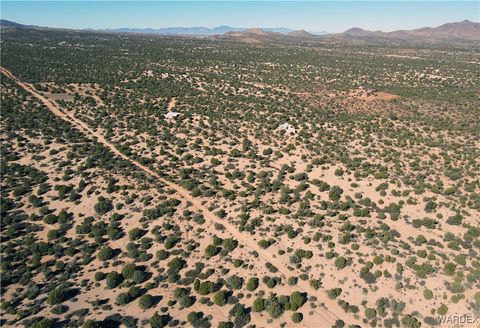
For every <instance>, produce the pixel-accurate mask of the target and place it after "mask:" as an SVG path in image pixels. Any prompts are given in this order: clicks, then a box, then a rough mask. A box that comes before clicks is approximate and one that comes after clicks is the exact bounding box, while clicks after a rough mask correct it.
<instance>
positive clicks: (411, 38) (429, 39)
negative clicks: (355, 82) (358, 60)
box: [326, 20, 480, 43]
mask: <svg viewBox="0 0 480 328" xmlns="http://www.w3.org/2000/svg"><path fill="white" fill-rule="evenodd" d="M326 38H335V39H338V40H340V39H344V40H345V39H357V40H365V41H377V42H381V41H404V42H424V43H438V42H458V41H480V23H475V22H471V21H469V20H464V21H461V22H456V23H447V24H443V25H440V26H438V27H424V28H420V29H415V30H398V31H393V32H382V31H368V30H364V29H361V28H358V27H355V28H351V29H349V30H347V31H345V32H343V33H339V34H333V35H328V36H326Z"/></svg>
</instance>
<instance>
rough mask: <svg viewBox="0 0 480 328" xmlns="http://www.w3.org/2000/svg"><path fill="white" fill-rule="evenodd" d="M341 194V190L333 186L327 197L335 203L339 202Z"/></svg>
mask: <svg viewBox="0 0 480 328" xmlns="http://www.w3.org/2000/svg"><path fill="white" fill-rule="evenodd" d="M342 194H343V189H342V188H340V187H338V186H333V187H332V188H331V189H330V191H329V192H328V197H329V198H330V199H331V200H332V201H334V202H336V201H338V200H340V196H341V195H342Z"/></svg>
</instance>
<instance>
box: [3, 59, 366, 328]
mask: <svg viewBox="0 0 480 328" xmlns="http://www.w3.org/2000/svg"><path fill="white" fill-rule="evenodd" d="M0 71H1V72H2V73H3V74H5V75H6V76H7V77H9V78H11V79H12V80H14V81H15V82H16V83H17V84H18V85H19V86H20V87H22V88H23V89H24V90H26V91H28V92H29V93H30V94H32V95H33V96H34V97H35V98H37V99H38V100H40V101H41V102H42V103H43V104H44V105H45V106H46V107H47V108H48V109H49V110H50V111H51V112H52V113H53V114H55V115H56V116H58V117H59V118H61V119H63V120H65V121H67V122H68V123H70V124H72V125H73V126H75V127H76V128H77V129H79V130H80V131H82V132H83V133H85V134H86V135H87V136H89V137H91V138H93V139H96V140H97V142H99V143H101V144H103V145H104V146H105V147H107V148H108V149H110V150H111V151H112V152H113V153H114V154H115V155H117V156H119V157H121V158H123V159H124V160H126V161H128V162H130V163H131V164H133V165H135V166H136V167H137V168H139V169H140V170H142V171H143V172H145V173H147V174H149V175H151V176H153V177H155V178H156V179H158V180H159V181H160V182H161V183H162V184H164V185H165V186H167V187H169V188H171V189H173V190H175V192H176V193H177V195H178V196H180V197H181V198H183V199H184V200H185V201H189V202H190V203H192V204H193V207H194V208H196V209H197V210H198V211H200V212H201V213H202V214H203V216H204V218H205V220H206V221H209V223H210V224H212V223H213V224H215V223H219V224H222V225H223V226H224V227H225V230H226V231H227V232H228V233H230V234H231V235H232V237H233V238H234V239H237V240H238V241H239V242H240V243H242V244H244V245H245V246H246V247H248V248H250V249H251V250H255V251H256V252H257V253H258V254H259V257H260V258H262V259H263V260H264V261H265V262H270V263H272V264H273V265H274V266H275V267H277V269H278V271H279V272H281V273H282V274H283V275H284V276H285V277H289V276H291V275H297V276H298V274H296V272H292V270H290V269H288V268H287V267H286V266H285V264H284V263H283V262H282V261H280V260H279V259H278V258H276V257H274V256H273V254H271V253H269V252H268V251H266V250H264V249H262V248H260V247H259V246H258V245H257V244H256V243H255V242H254V241H253V240H251V239H250V238H248V237H247V236H245V235H244V234H242V233H241V232H239V231H238V229H237V228H236V227H235V226H234V225H233V224H232V223H230V222H229V221H228V220H222V219H220V218H218V217H217V216H216V215H215V214H213V213H212V212H210V211H209V210H208V209H207V208H205V207H204V206H203V205H202V204H201V202H200V201H199V200H198V199H195V198H194V197H193V196H191V195H190V193H189V192H188V191H187V190H186V189H184V188H182V187H181V186H179V185H177V184H175V183H172V182H170V181H168V180H165V179H164V178H162V177H161V176H160V174H158V173H156V172H155V171H153V170H152V169H150V168H148V167H147V166H145V165H142V164H140V163H139V162H137V161H135V160H133V159H131V158H129V157H128V156H127V155H125V154H123V153H122V152H120V151H119V150H118V149H117V148H116V147H115V146H114V145H113V144H112V143H110V142H109V141H108V140H107V139H105V137H104V136H103V135H102V134H100V133H99V132H97V131H94V130H92V129H91V128H90V127H89V126H88V125H87V124H86V123H85V122H83V121H81V120H79V119H77V118H76V117H74V116H73V115H71V114H70V113H67V112H65V111H64V110H63V109H61V108H60V107H59V106H58V104H56V103H54V102H53V101H51V100H49V99H47V98H46V97H44V96H43V95H42V94H40V93H39V92H38V91H37V90H36V89H35V88H34V87H33V86H32V85H31V84H29V83H26V82H22V81H20V80H19V79H18V78H17V77H15V76H14V75H13V74H12V73H11V72H10V71H9V70H7V69H5V68H3V67H0ZM170 104H173V105H174V104H175V98H173V99H172V100H171V101H170V103H169V107H170ZM291 289H292V292H293V291H295V290H297V289H301V290H302V291H304V292H306V293H308V295H309V296H316V297H317V299H318V300H319V301H320V302H322V303H324V304H325V308H316V309H315V310H314V312H315V314H316V315H318V316H319V318H318V319H319V321H318V326H317V327H331V326H332V325H333V324H334V323H335V321H336V320H337V319H342V320H344V321H345V322H346V323H347V324H357V325H358V324H360V322H359V320H356V319H355V318H354V317H353V316H352V315H351V314H350V313H345V311H344V310H343V309H342V308H341V307H340V306H339V305H338V304H337V303H336V301H334V300H331V299H330V298H328V297H327V295H326V294H325V292H324V291H322V290H319V291H317V290H315V289H313V288H312V287H311V286H310V284H309V282H308V281H303V280H298V284H297V285H296V287H295V286H293V287H291Z"/></svg>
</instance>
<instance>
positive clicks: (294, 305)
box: [289, 291, 307, 311]
mask: <svg viewBox="0 0 480 328" xmlns="http://www.w3.org/2000/svg"><path fill="white" fill-rule="evenodd" d="M306 301H307V297H306V296H305V294H302V293H300V292H299V291H296V292H293V293H292V294H291V295H290V298H289V302H290V309H291V310H292V311H296V310H297V309H299V308H301V307H302V306H303V304H305V302H306Z"/></svg>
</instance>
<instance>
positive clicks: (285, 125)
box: [279, 123, 296, 134]
mask: <svg viewBox="0 0 480 328" xmlns="http://www.w3.org/2000/svg"><path fill="white" fill-rule="evenodd" d="M279 128H280V129H282V130H285V133H290V134H293V133H295V132H296V130H295V128H294V127H293V126H292V125H291V124H290V123H283V124H282V125H280V126H279Z"/></svg>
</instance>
